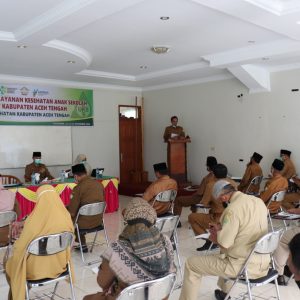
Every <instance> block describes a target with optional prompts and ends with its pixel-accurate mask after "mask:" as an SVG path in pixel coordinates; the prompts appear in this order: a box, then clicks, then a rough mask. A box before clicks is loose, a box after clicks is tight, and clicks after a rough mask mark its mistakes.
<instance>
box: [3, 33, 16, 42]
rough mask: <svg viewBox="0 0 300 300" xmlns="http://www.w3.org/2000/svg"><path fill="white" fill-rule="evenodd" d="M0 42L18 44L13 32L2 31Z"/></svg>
mask: <svg viewBox="0 0 300 300" xmlns="http://www.w3.org/2000/svg"><path fill="white" fill-rule="evenodd" d="M0 41H7V42H16V41H17V40H16V37H15V35H14V34H13V33H12V32H9V31H0Z"/></svg>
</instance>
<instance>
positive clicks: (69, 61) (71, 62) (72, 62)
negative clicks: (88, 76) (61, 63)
mask: <svg viewBox="0 0 300 300" xmlns="http://www.w3.org/2000/svg"><path fill="white" fill-rule="evenodd" d="M67 63H68V64H75V63H76V61H75V60H68V61H67Z"/></svg>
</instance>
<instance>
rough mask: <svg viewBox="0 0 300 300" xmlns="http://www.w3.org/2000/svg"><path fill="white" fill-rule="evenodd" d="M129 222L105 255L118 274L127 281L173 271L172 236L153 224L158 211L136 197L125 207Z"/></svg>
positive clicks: (140, 279)
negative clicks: (161, 231) (170, 238)
mask: <svg viewBox="0 0 300 300" xmlns="http://www.w3.org/2000/svg"><path fill="white" fill-rule="evenodd" d="M124 219H125V220H126V221H127V223H128V225H127V226H126V227H125V228H124V230H123V232H122V233H121V234H120V236H119V240H117V241H115V242H112V243H111V245H110V248H109V249H108V250H107V251H105V253H104V254H103V255H102V257H103V258H105V259H106V260H108V261H109V266H110V268H111V269H112V270H113V272H114V273H115V274H116V276H117V277H118V278H119V279H120V280H121V281H123V282H124V283H127V284H132V283H134V282H140V281H147V280H152V279H155V278H157V277H161V276H164V275H166V274H168V273H169V272H171V271H172V270H173V268H174V265H173V259H174V254H173V248H172V245H171V242H170V240H169V238H168V237H167V236H165V235H163V234H161V233H160V232H159V230H158V229H157V227H155V226H153V225H154V223H155V221H156V212H155V210H154V209H153V208H152V206H151V205H149V204H148V202H147V201H145V200H143V199H142V198H133V199H132V200H131V201H130V203H129V204H128V206H127V208H126V212H125V215H124Z"/></svg>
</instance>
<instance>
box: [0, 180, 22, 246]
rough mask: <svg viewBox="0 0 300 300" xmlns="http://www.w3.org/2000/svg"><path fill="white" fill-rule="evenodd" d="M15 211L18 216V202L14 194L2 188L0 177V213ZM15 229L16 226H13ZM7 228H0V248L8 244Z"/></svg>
mask: <svg viewBox="0 0 300 300" xmlns="http://www.w3.org/2000/svg"><path fill="white" fill-rule="evenodd" d="M6 211H15V212H16V213H17V215H19V214H20V208H19V204H18V201H16V194H15V193H13V192H11V191H10V190H7V189H5V188H4V186H3V184H2V178H1V177H0V212H6ZM13 226H14V227H15V228H16V227H17V224H16V225H13ZM8 231H9V227H8V226H5V227H2V228H0V246H5V245H7V243H8V233H9V232H8Z"/></svg>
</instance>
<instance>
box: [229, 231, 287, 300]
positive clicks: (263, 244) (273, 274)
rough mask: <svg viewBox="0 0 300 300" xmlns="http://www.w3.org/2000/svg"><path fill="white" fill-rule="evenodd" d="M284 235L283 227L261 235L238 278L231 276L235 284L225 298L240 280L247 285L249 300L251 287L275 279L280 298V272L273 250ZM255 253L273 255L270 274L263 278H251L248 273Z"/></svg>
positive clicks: (278, 297) (250, 299)
mask: <svg viewBox="0 0 300 300" xmlns="http://www.w3.org/2000/svg"><path fill="white" fill-rule="evenodd" d="M281 235H282V229H281V230H278V231H272V232H269V233H267V234H266V235H264V236H263V237H261V238H260V239H259V240H258V241H257V242H256V244H255V246H254V248H253V249H252V251H251V252H250V254H249V255H248V257H247V259H246V261H245V263H244V265H243V267H242V268H241V270H240V272H239V273H238V275H237V277H236V278H234V279H233V278H231V280H234V283H233V285H232V286H231V288H230V290H229V292H228V293H227V295H226V297H225V299H224V300H227V299H229V297H230V293H231V292H232V290H233V288H234V286H235V285H236V284H237V283H238V282H239V283H242V284H246V285H247V294H248V297H249V300H252V299H253V298H252V293H251V289H252V288H253V287H256V286H262V285H266V284H268V283H270V282H271V281H273V280H275V287H276V293H277V299H278V300H280V295H279V289H278V282H277V277H278V272H277V271H276V269H275V264H274V259H273V252H274V251H275V250H276V248H277V246H278V243H279V240H280V237H281ZM254 254H259V255H270V256H271V267H270V268H269V271H268V274H267V275H266V276H263V277H261V278H257V279H250V278H249V275H248V269H247V268H248V264H249V262H250V260H251V258H252V256H253V255H254Z"/></svg>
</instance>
